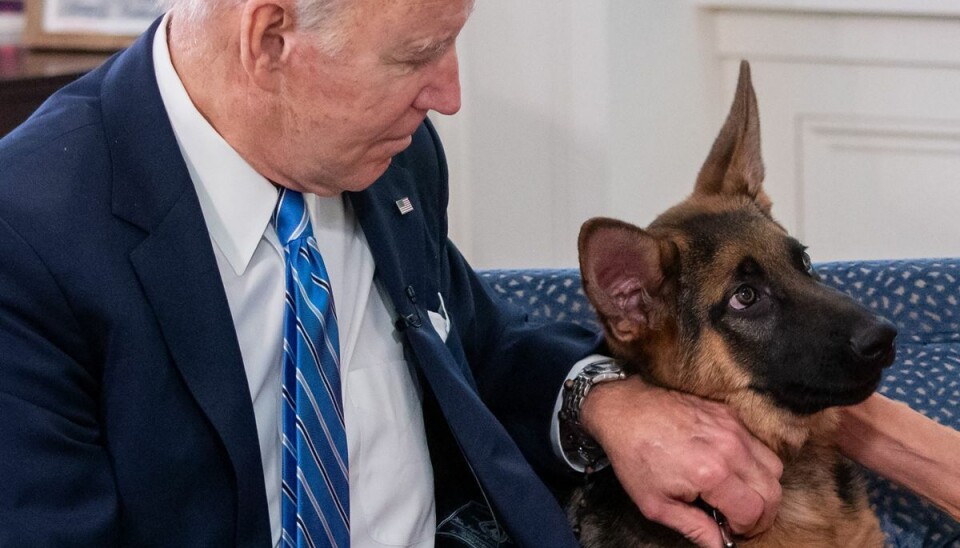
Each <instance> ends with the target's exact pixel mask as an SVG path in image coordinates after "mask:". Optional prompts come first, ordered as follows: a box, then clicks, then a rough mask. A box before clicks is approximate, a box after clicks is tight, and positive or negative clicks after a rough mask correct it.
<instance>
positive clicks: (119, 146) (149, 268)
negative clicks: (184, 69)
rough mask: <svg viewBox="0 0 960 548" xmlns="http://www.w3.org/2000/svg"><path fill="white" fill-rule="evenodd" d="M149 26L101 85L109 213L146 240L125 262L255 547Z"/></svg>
mask: <svg viewBox="0 0 960 548" xmlns="http://www.w3.org/2000/svg"><path fill="white" fill-rule="evenodd" d="M157 24H158V23H154V25H153V26H152V27H151V29H150V30H149V31H148V32H146V33H145V34H144V36H142V37H141V38H140V39H139V40H138V41H137V42H136V43H135V44H134V45H133V46H131V48H130V49H129V50H128V51H126V52H124V53H122V54H121V55H120V56H119V57H118V58H117V59H116V61H115V62H114V63H113V65H112V66H111V67H110V69H109V71H108V73H107V75H106V77H105V79H104V84H103V91H102V101H103V113H104V114H103V117H104V127H105V132H106V135H107V139H108V142H109V143H110V146H111V154H112V158H113V174H112V176H113V211H114V214H115V215H116V216H117V217H119V218H121V219H124V220H125V221H127V222H129V223H131V224H133V225H135V226H137V227H139V228H140V229H142V230H144V231H145V232H146V233H147V236H146V238H145V239H144V240H143V242H142V244H141V245H140V246H139V247H137V248H135V249H134V250H133V252H132V253H131V254H130V261H131V263H132V264H133V268H134V269H135V271H136V273H137V275H138V277H139V279H140V282H141V283H142V285H143V290H144V293H145V295H146V298H147V300H148V302H149V303H150V306H151V307H152V308H153V311H154V313H155V315H156V317H157V321H158V322H159V324H160V327H161V330H162V332H163V336H164V339H165V341H166V343H167V348H168V349H169V351H170V354H171V356H172V359H173V363H174V364H175V365H176V367H177V368H178V369H179V371H180V373H181V375H182V377H183V380H184V382H185V383H186V385H187V386H188V388H189V390H190V392H191V393H192V394H193V396H194V398H195V399H196V401H197V403H198V404H199V406H200V408H201V409H202V410H203V412H204V413H205V415H206V416H207V418H208V419H209V420H210V423H211V424H212V425H213V428H214V429H215V430H216V431H217V434H218V435H219V437H220V439H221V440H222V442H223V444H224V446H225V448H226V451H227V454H228V455H229V457H230V460H231V463H232V466H233V469H234V472H235V477H236V484H237V500H238V505H237V534H238V539H255V540H256V541H257V542H258V543H260V544H265V543H268V542H269V540H270V524H269V517H268V515H267V502H266V494H265V491H264V483H263V468H262V464H261V459H260V451H259V450H258V448H259V442H258V438H257V429H256V422H255V419H254V414H253V405H252V403H251V400H250V395H249V394H250V392H249V387H248V384H247V379H246V373H245V371H244V366H243V361H242V358H241V355H240V347H239V343H238V342H237V337H236V333H235V331H234V328H233V321H232V318H231V316H230V310H229V306H228V304H227V300H226V295H225V293H224V289H223V283H222V281H221V279H220V275H219V270H218V267H217V263H216V258H215V256H214V253H213V248H212V244H211V240H210V235H209V233H208V232H207V228H206V225H205V223H204V220H203V213H202V211H201V209H200V204H199V201H198V199H197V196H196V192H195V190H194V187H193V184H192V182H191V180H190V176H189V173H188V171H187V168H186V165H185V164H184V162H183V159H182V157H181V155H180V150H179V147H178V145H177V142H176V138H175V137H174V135H173V130H172V128H171V127H170V124H169V121H168V118H167V114H166V111H165V109H164V107H163V101H162V99H161V97H160V93H159V90H158V88H157V84H156V78H155V76H154V70H153V58H152V43H153V36H154V33H155V31H156V27H157Z"/></svg>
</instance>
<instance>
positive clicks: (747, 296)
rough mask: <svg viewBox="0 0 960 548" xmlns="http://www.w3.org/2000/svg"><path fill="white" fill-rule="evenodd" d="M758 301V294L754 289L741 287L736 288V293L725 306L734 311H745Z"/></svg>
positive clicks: (745, 286)
mask: <svg viewBox="0 0 960 548" xmlns="http://www.w3.org/2000/svg"><path fill="white" fill-rule="evenodd" d="M758 300H760V294H759V293H757V290H756V289H754V288H752V287H750V286H749V285H741V286H740V287H738V288H737V292H736V293H734V294H733V296H732V297H730V300H729V301H728V302H727V305H728V306H730V308H732V309H734V310H746V309H747V308H750V307H751V306H753V304H754V303H756V302H757V301H758Z"/></svg>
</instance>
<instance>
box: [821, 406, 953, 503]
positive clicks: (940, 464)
mask: <svg viewBox="0 0 960 548" xmlns="http://www.w3.org/2000/svg"><path fill="white" fill-rule="evenodd" d="M837 441H838V443H839V445H840V450H841V451H842V452H843V453H844V454H845V455H847V456H848V457H850V458H852V459H853V460H855V461H857V462H859V463H861V464H863V465H864V466H866V467H868V468H870V469H872V470H874V471H876V472H877V473H879V474H881V475H883V476H885V477H887V478H889V479H891V480H893V481H895V482H897V483H900V484H902V485H904V486H905V487H907V488H909V489H910V490H912V491H914V492H915V493H917V494H919V495H921V496H923V497H925V498H927V499H929V500H930V501H931V502H933V503H934V504H936V505H937V506H939V507H941V508H943V509H944V510H945V511H947V512H948V513H949V514H950V515H951V516H953V517H954V518H955V519H960V459H958V458H957V455H958V454H960V432H957V431H956V430H954V429H952V428H949V427H947V426H943V425H941V424H938V423H936V422H934V421H932V420H930V419H928V418H926V417H924V416H923V415H922V414H920V413H918V412H916V411H914V410H912V409H910V407H908V406H907V405H905V404H903V403H899V402H895V401H893V400H890V399H888V398H885V397H883V396H881V395H879V394H875V395H873V396H871V397H870V398H869V399H867V401H865V402H863V403H862V404H859V405H855V406H852V407H847V408H844V409H843V412H842V413H841V422H840V430H839V432H838V436H837Z"/></svg>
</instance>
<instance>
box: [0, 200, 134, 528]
mask: <svg viewBox="0 0 960 548" xmlns="http://www.w3.org/2000/svg"><path fill="white" fill-rule="evenodd" d="M92 363H95V360H93V359H92V356H90V355H89V350H88V349H87V347H86V346H85V344H84V342H83V337H82V335H81V329H80V325H79V322H78V321H77V319H76V318H75V317H74V315H73V314H72V312H71V311H70V307H69V303H68V302H67V300H66V298H65V297H64V295H63V293H62V292H61V291H60V288H59V287H58V286H57V284H56V282H55V280H54V278H53V276H52V275H51V274H50V272H49V271H48V270H47V269H46V267H45V266H44V264H43V263H42V261H41V260H40V258H39V257H38V256H37V255H36V254H35V253H34V251H33V250H32V249H31V247H30V246H29V245H28V244H27V243H26V242H25V241H24V240H23V239H22V238H21V237H20V236H19V235H18V234H17V233H16V232H15V231H14V230H13V229H12V228H11V227H10V226H9V225H8V224H6V223H5V222H4V221H3V219H0V478H3V480H2V481H0V546H110V545H112V544H114V543H115V540H116V531H115V530H114V528H115V524H116V519H117V507H118V505H117V497H116V489H115V487H114V481H113V473H112V468H111V465H110V460H109V458H108V455H107V453H106V451H105V449H104V446H103V439H102V438H103V434H102V430H101V427H100V424H99V417H98V411H97V410H98V408H99V403H100V402H99V400H100V397H101V395H100V372H98V371H96V370H95V368H94V367H93V366H91V365H90V364H92Z"/></svg>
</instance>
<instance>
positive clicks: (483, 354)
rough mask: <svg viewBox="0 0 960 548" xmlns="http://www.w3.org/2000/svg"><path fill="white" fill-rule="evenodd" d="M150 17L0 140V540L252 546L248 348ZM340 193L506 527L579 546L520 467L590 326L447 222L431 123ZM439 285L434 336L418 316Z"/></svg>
mask: <svg viewBox="0 0 960 548" xmlns="http://www.w3.org/2000/svg"><path fill="white" fill-rule="evenodd" d="M154 30H155V27H154V28H152V29H151V30H150V31H149V32H147V33H146V34H145V35H144V36H143V37H141V39H140V40H139V41H138V42H137V43H136V44H135V45H133V46H132V47H131V48H130V49H129V50H127V51H125V52H122V53H120V54H118V55H117V56H114V57H113V58H111V59H110V60H109V61H108V62H106V63H105V64H104V65H103V66H102V67H100V68H98V69H97V70H95V71H94V72H92V73H90V74H89V75H87V76H86V77H84V78H82V79H80V80H79V81H77V82H75V83H74V84H72V85H70V86H68V87H67V88H65V89H63V90H61V91H60V92H58V93H57V94H56V95H55V96H54V97H52V98H51V99H50V100H49V101H48V102H47V103H46V104H45V105H44V106H43V107H42V108H41V109H40V110H39V111H38V112H37V113H36V114H35V115H34V116H33V117H32V118H31V119H30V120H29V121H28V122H26V123H25V124H24V125H23V126H21V127H20V128H19V129H17V130H16V131H14V132H13V133H12V134H11V135H9V136H7V137H6V138H5V139H3V140H2V141H0V478H2V480H0V546H44V545H56V546H69V545H79V546H109V545H117V544H119V545H135V546H154V545H156V546H233V545H236V546H261V547H263V546H268V545H269V541H270V524H269V520H268V515H267V503H266V496H265V493H264V482H263V471H262V465H261V459H260V452H259V449H258V441H257V430H256V425H255V422H254V415H253V408H252V404H251V400H250V396H249V390H248V387H247V381H246V377H245V373H244V367H243V363H242V360H241V356H240V350H239V345H238V343H237V337H236V334H235V332H234V328H233V323H232V321H231V316H230V312H229V309H228V306H227V301H226V296H225V294H224V289H223V285H222V283H221V280H220V276H219V272H218V269H217V264H216V260H215V256H214V252H213V248H212V246H211V241H210V237H209V234H208V232H207V228H206V226H205V224H204V219H203V216H202V213H201V210H200V206H199V202H198V200H197V196H196V193H195V190H194V187H193V184H192V182H191V180H190V177H189V175H188V173H187V169H186V166H185V164H184V162H183V159H182V158H181V155H180V153H179V149H178V147H177V143H176V140H175V138H174V135H173V133H172V130H171V127H170V125H169V122H168V120H167V115H166V112H165V111H164V107H163V104H162V101H161V98H160V95H159V92H158V89H157V85H156V80H155V77H154V72H153V62H152V57H151V42H152V38H153V33H154ZM403 197H409V198H410V199H411V201H412V202H413V205H414V211H413V213H410V214H408V215H400V214H399V211H398V210H397V207H396V206H395V204H394V202H395V201H396V200H398V199H400V198H403ZM349 199H350V200H352V204H353V207H354V209H355V211H356V213H357V216H358V218H359V220H360V222H361V225H362V227H363V230H364V233H365V234H366V237H367V239H368V241H369V243H370V247H371V249H372V251H373V255H374V258H375V261H376V275H377V277H378V278H379V280H380V281H381V282H382V284H383V285H384V287H385V288H386V290H387V292H388V294H389V297H390V299H391V300H392V302H393V304H394V305H395V307H396V310H397V312H398V314H399V315H401V316H403V317H406V318H407V321H406V322H405V324H406V325H407V327H406V328H405V329H403V330H402V333H403V336H404V337H405V346H406V349H407V357H408V359H409V360H410V361H411V362H412V363H414V364H415V366H416V369H417V371H418V373H419V376H420V379H421V381H422V382H424V384H425V386H426V387H428V388H429V389H430V390H431V391H432V393H433V395H434V397H435V398H436V401H437V403H438V404H439V407H440V409H441V411H442V414H443V416H444V417H445V419H446V422H447V424H448V426H449V429H450V431H452V432H453V435H454V437H455V438H456V441H457V443H458V445H459V447H460V450H461V451H462V455H463V456H464V457H466V459H467V460H468V461H469V462H470V464H471V467H472V468H473V470H474V471H475V474H476V477H477V479H478V481H479V483H480V484H481V485H482V487H483V490H484V492H485V494H486V495H487V497H488V498H489V500H490V503H491V505H492V506H493V507H494V509H495V511H496V514H497V516H498V519H499V520H500V522H501V524H502V525H504V527H505V528H506V529H507V530H508V532H509V533H510V535H511V536H512V537H513V538H514V540H515V541H516V542H517V543H518V544H520V545H522V546H536V547H544V546H550V547H551V548H555V547H561V546H574V545H575V540H574V538H573V536H572V534H571V533H570V530H569V527H568V526H567V524H566V521H565V519H564V516H563V513H562V511H561V510H560V508H559V506H558V505H557V503H556V502H555V500H554V499H553V497H552V496H551V494H550V492H549V491H548V490H547V489H546V488H545V487H544V484H543V483H542V482H541V481H540V479H538V475H537V473H535V472H534V468H535V467H537V468H540V470H541V471H542V470H546V469H548V468H549V467H551V466H553V467H558V466H559V463H557V462H556V459H555V458H554V457H553V456H552V454H551V453H550V444H549V439H548V424H549V420H550V414H551V409H552V405H553V401H554V398H555V395H556V391H557V389H558V388H559V386H560V384H561V382H562V379H563V376H564V374H565V373H566V371H567V369H568V368H569V366H570V365H571V364H572V363H573V361H574V360H576V359H578V358H580V357H582V356H583V355H585V354H586V353H588V352H589V351H591V350H592V348H593V346H594V344H595V342H596V338H595V336H594V334H593V333H589V332H586V331H583V330H579V329H578V328H575V327H572V326H568V327H558V326H550V327H538V326H536V325H531V324H528V323H527V322H526V321H525V318H524V317H523V316H522V315H520V314H518V313H517V312H516V311H515V310H513V309H511V308H510V307H508V306H507V305H505V304H504V303H503V302H501V300H500V299H498V298H497V297H496V296H495V295H494V294H493V293H492V292H491V291H490V290H489V289H488V288H487V287H486V286H485V285H484V283H483V282H481V281H480V280H478V278H477V276H476V275H475V274H474V272H473V271H472V270H471V268H470V267H469V265H467V263H466V262H465V261H464V259H463V258H462V257H461V256H460V254H459V253H458V251H457V250H456V249H455V248H454V247H453V246H452V245H451V244H450V243H449V242H448V241H447V236H446V230H447V226H446V212H445V210H446V205H447V170H446V164H445V160H444V156H443V152H442V149H441V147H440V143H439V140H438V138H437V135H436V133H435V132H434V130H433V128H432V127H431V126H430V124H429V123H428V122H427V123H424V124H423V125H422V126H421V127H420V129H419V130H418V131H417V133H416V134H415V136H414V140H413V144H412V145H411V146H410V148H409V149H408V150H407V151H405V152H403V153H402V154H400V155H398V156H397V157H396V158H395V159H394V160H393V163H392V165H391V166H390V168H389V169H388V170H387V172H386V173H385V174H384V175H383V176H382V177H381V178H380V180H379V181H377V182H376V183H375V184H374V185H373V186H372V187H370V188H369V189H368V190H366V191H364V192H361V193H357V194H354V195H350V196H349ZM410 288H412V289H413V291H414V292H415V295H416V296H417V297H418V298H417V299H411V298H410V296H409V295H410V294H411V292H410ZM438 293H440V294H442V295H443V296H444V300H445V301H446V305H447V310H448V313H449V314H450V316H451V318H452V324H453V331H452V332H451V333H450V335H449V337H448V339H447V341H446V343H444V342H443V341H442V340H441V339H440V337H439V336H438V335H437V334H436V333H435V332H434V331H433V329H431V328H430V327H429V326H430V322H429V321H427V320H426V318H427V316H426V310H427V309H433V310H437V309H438V308H439V298H438ZM531 463H532V465H531ZM557 469H559V468H557ZM437 487H438V488H442V487H443V486H441V485H438V486H437Z"/></svg>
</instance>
